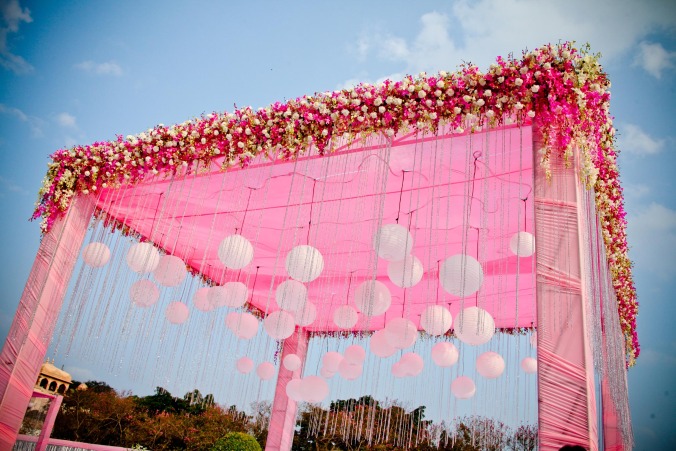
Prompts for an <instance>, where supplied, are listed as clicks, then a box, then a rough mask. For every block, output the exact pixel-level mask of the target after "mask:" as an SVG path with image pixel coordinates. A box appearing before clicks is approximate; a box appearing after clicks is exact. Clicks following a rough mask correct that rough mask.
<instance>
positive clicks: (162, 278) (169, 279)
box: [153, 255, 188, 287]
mask: <svg viewBox="0 0 676 451" xmlns="http://www.w3.org/2000/svg"><path fill="white" fill-rule="evenodd" d="M187 274H188V270H187V269H185V263H183V260H181V259H180V258H178V257H176V256H175V255H163V256H162V257H160V262H159V263H158V264H157V268H155V271H153V276H154V277H155V280H157V282H158V283H159V284H160V285H164V286H165V287H177V286H179V285H180V284H181V282H183V280H184V279H185V276H186V275H187Z"/></svg>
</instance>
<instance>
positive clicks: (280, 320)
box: [263, 310, 296, 340]
mask: <svg viewBox="0 0 676 451" xmlns="http://www.w3.org/2000/svg"><path fill="white" fill-rule="evenodd" d="M263 327H264V328H265V331H266V332H267V333H268V335H270V336H271V337H272V338H274V339H275V340H285V339H287V338H289V337H290V336H291V334H293V331H294V330H295V328H296V321H295V319H294V317H293V316H292V315H291V314H290V313H287V312H285V311H282V310H278V311H276V312H272V313H270V314H269V315H268V316H267V318H265V319H264V320H263Z"/></svg>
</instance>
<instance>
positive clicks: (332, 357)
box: [322, 351, 344, 373]
mask: <svg viewBox="0 0 676 451" xmlns="http://www.w3.org/2000/svg"><path fill="white" fill-rule="evenodd" d="M343 359H344V357H343V355H342V354H341V353H339V352H335V351H329V352H327V353H326V354H324V357H322V366H323V367H324V368H326V370H327V371H330V372H331V373H335V372H336V371H338V366H339V365H340V362H342V361H343Z"/></svg>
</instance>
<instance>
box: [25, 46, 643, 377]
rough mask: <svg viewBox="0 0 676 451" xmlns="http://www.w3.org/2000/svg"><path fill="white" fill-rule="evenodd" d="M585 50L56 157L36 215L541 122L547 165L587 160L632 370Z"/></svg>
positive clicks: (612, 158) (605, 160)
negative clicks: (209, 177)
mask: <svg viewBox="0 0 676 451" xmlns="http://www.w3.org/2000/svg"><path fill="white" fill-rule="evenodd" d="M598 59H599V56H598V55H593V54H591V53H589V49H588V47H584V48H582V49H577V48H576V47H575V46H574V44H573V43H563V44H559V45H551V44H550V45H546V46H544V47H541V48H539V49H536V50H534V51H531V52H525V53H524V55H523V57H522V58H521V59H516V58H513V57H509V58H507V59H504V58H500V57H499V58H498V59H497V61H496V62H495V63H494V64H492V65H491V66H490V68H489V69H488V71H487V72H486V73H483V72H481V71H480V70H479V68H478V67H476V66H474V65H463V66H461V68H460V70H459V71H458V72H455V73H447V72H440V73H439V74H437V75H426V74H424V73H423V74H420V75H419V76H417V77H412V76H407V77H406V78H404V79H403V80H401V81H390V80H386V81H385V82H383V83H381V84H379V85H377V86H374V85H369V84H360V85H358V86H356V87H354V88H349V89H344V90H342V91H334V92H328V93H321V94H315V95H314V96H305V97H300V98H297V99H294V100H290V101H288V102H286V103H280V102H277V103H274V104H272V105H270V106H268V107H266V108H261V109H259V110H256V111H254V110H252V109H251V108H249V107H247V108H242V109H238V110H236V111H234V112H231V113H212V114H209V115H206V116H203V117H201V118H197V119H194V120H191V121H187V122H184V123H181V124H177V125H172V126H168V127H167V126H164V125H158V126H156V127H155V128H153V129H150V130H148V131H147V132H143V133H140V134H138V135H136V136H127V137H126V138H123V137H122V136H118V137H117V139H116V140H115V141H107V142H95V143H93V144H91V145H86V146H75V147H73V148H70V149H61V150H58V151H56V152H55V153H54V154H53V155H52V162H51V163H50V164H49V169H48V172H47V176H46V177H45V180H44V182H43V186H42V188H41V189H40V192H39V202H38V203H37V205H36V209H35V213H34V215H33V219H37V218H42V231H43V232H47V231H49V230H50V229H51V227H52V225H53V224H54V222H55V221H56V219H57V218H59V217H60V216H61V215H63V213H64V212H65V211H66V210H67V209H68V207H69V205H70V202H71V200H72V198H73V196H75V195H76V194H79V193H82V194H88V193H90V192H96V191H97V190H100V189H103V188H107V187H117V186H121V185H123V184H130V183H131V184H133V183H136V182H139V181H141V180H142V179H143V178H144V177H145V176H147V175H148V174H151V173H152V174H166V175H167V176H168V175H170V174H175V173H178V172H182V173H190V172H191V171H194V170H196V169H195V168H197V167H198V164H196V163H199V166H202V167H204V164H208V163H210V162H212V161H213V160H216V159H219V158H221V159H222V161H223V163H222V169H223V170H226V169H227V168H228V167H230V166H234V165H240V166H246V165H247V164H249V162H250V161H251V160H252V159H253V158H254V157H256V156H257V155H259V154H265V155H268V156H273V155H274V156H275V157H281V158H294V157H295V156H298V155H303V154H304V153H305V152H306V151H307V150H308V149H309V148H310V146H314V147H315V148H317V149H318V150H319V151H320V152H322V153H324V152H331V151H332V150H333V149H332V143H334V142H335V140H334V138H342V137H345V136H347V137H348V138H350V139H352V138H357V137H361V138H363V137H366V136H369V135H373V134H380V133H384V134H385V135H387V136H394V135H395V134H396V133H398V132H405V131H407V130H409V129H417V130H425V131H430V132H432V133H434V132H435V131H436V130H438V128H439V127H440V126H441V125H444V126H449V127H451V128H452V129H455V130H456V131H458V132H462V131H464V130H465V129H468V131H470V132H471V131H474V130H476V129H480V128H483V127H492V126H497V125H500V124H502V123H504V121H506V120H509V119H513V118H516V120H517V121H518V122H526V121H528V120H532V121H533V122H534V123H535V124H536V125H538V127H539V129H540V130H541V132H542V135H543V140H544V144H545V146H544V149H543V150H542V151H541V152H542V153H541V160H540V161H541V164H542V165H543V167H544V168H545V170H546V171H547V175H548V176H551V173H550V171H549V157H550V155H551V154H552V153H553V152H559V153H561V154H562V155H564V156H565V157H566V158H569V157H571V156H572V155H573V151H574V149H578V151H579V153H580V160H581V162H582V165H581V173H580V177H581V178H582V180H584V182H585V183H586V185H587V187H589V188H594V192H595V196H596V206H597V211H598V213H599V215H600V219H601V224H602V228H603V238H604V241H605V245H606V250H607V257H608V264H609V266H610V271H611V274H612V278H613V283H614V287H615V291H616V294H617V297H618V304H619V316H620V322H621V327H622V330H623V332H624V334H625V337H626V342H627V360H628V364H629V365H633V364H634V362H635V359H636V357H638V355H639V352H640V347H639V343H638V339H637V335H636V315H637V307H638V303H637V300H636V290H635V287H634V282H633V279H632V273H631V262H630V261H629V258H628V255H627V250H628V246H627V240H626V219H625V211H624V205H623V195H622V188H621V186H620V183H619V174H618V167H617V162H616V160H617V151H616V150H615V148H614V141H615V129H614V128H613V125H612V117H611V116H610V114H609V100H610V92H609V88H610V81H609V80H608V78H607V76H606V74H605V72H604V71H603V69H602V67H601V65H600V64H599V61H598Z"/></svg>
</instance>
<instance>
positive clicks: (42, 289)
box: [0, 197, 94, 451]
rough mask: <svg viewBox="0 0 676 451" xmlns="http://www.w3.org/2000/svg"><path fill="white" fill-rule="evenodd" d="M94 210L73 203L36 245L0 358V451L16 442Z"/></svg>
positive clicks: (87, 202) (84, 201)
mask: <svg viewBox="0 0 676 451" xmlns="http://www.w3.org/2000/svg"><path fill="white" fill-rule="evenodd" d="M93 211H94V201H93V199H91V198H88V197H86V198H77V199H76V200H75V201H74V202H73V204H72V206H71V207H70V209H69V211H68V214H67V216H66V217H65V218H64V219H61V220H60V221H59V222H58V223H57V224H55V226H54V228H53V229H52V230H51V231H50V232H49V233H47V234H46V235H45V236H44V237H43V238H42V242H41V243H40V248H39V249H38V253H37V255H36V257H35V262H34V263H33V268H32V270H31V273H30V275H29V276H28V281H27V282H26V288H25V289H24V292H23V295H22V296H21V300H20V301H19V307H18V309H17V311H16V316H15V317H14V322H13V323H12V327H11V329H10V331H9V335H8V336H7V340H6V341H5V345H4V347H3V349H2V353H1V354H0V451H4V450H9V449H11V448H12V445H13V444H14V441H15V440H16V437H17V433H18V432H19V428H20V427H21V421H22V419H23V417H24V414H25V412H26V408H27V406H28V402H29V401H30V398H31V394H32V393H33V386H34V385H35V381H36V379H37V376H38V373H39V371H40V365H41V364H42V362H43V360H44V358H45V353H46V352H47V347H48V346H49V341H50V340H51V338H52V332H53V330H54V325H55V323H56V320H57V318H58V315H59V311H60V310H61V304H62V301H63V296H64V294H65V292H66V289H67V287H68V282H69V281H70V275H71V272H72V270H73V267H74V265H75V262H76V260H77V257H78V253H79V251H80V246H81V245H82V241H83V239H84V236H85V234H86V232H87V225H88V224H89V220H90V219H91V216H92V213H93Z"/></svg>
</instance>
